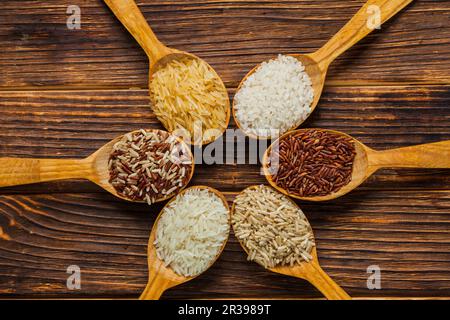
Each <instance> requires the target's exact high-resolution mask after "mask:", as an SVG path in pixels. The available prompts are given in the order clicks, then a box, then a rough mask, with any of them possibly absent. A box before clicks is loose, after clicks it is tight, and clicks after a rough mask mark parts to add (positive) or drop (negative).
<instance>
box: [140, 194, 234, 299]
mask: <svg viewBox="0 0 450 320" xmlns="http://www.w3.org/2000/svg"><path fill="white" fill-rule="evenodd" d="M191 189H202V190H205V189H206V190H209V191H210V192H212V193H214V194H216V195H217V196H218V197H219V198H220V199H222V201H223V204H224V206H225V208H227V210H228V212H229V210H230V209H229V206H228V202H227V200H226V199H225V196H224V195H223V194H222V193H221V192H219V191H218V190H216V189H213V188H210V187H207V186H193V187H190V188H187V189H185V190H184V191H183V192H181V193H180V194H179V195H178V196H180V195H182V194H184V193H185V192H187V191H188V190H191ZM178 196H177V197H178ZM177 197H175V198H173V199H172V200H170V201H169V202H168V203H167V204H166V205H165V207H167V206H169V205H170V204H171V203H172V202H173V201H175V200H176V199H177ZM165 207H164V208H165ZM164 208H163V209H162V210H161V212H160V214H159V216H158V217H157V218H156V221H155V223H154V225H153V229H152V231H151V233H150V238H149V240H148V257H147V259H148V271H149V280H148V283H147V286H146V287H145V289H144V292H143V293H142V294H141V296H140V298H139V300H158V299H159V298H160V297H161V296H162V294H163V293H164V291H166V290H167V289H170V288H173V287H175V286H178V285H180V284H183V283H185V282H188V281H191V280H192V279H195V278H196V277H198V276H199V275H197V276H195V277H184V276H180V275H178V274H176V273H175V272H174V271H173V270H172V269H171V268H170V267H166V266H165V265H164V262H162V261H161V260H160V259H159V258H158V256H157V254H156V247H155V245H154V242H155V238H156V232H157V227H158V223H159V220H160V219H161V217H162V215H163V212H164ZM230 220H231V219H230V216H229V217H228V226H230V224H231V221H230ZM227 241H228V236H227V238H226V239H225V241H224V242H223V245H222V247H221V249H220V250H219V252H218V253H217V256H216V257H215V259H214V260H212V261H211V264H210V267H211V266H212V265H213V264H214V263H215V262H216V261H217V259H218V258H219V257H220V255H221V254H222V252H223V250H224V249H225V245H226V244H227ZM205 271H206V270H205Z"/></svg>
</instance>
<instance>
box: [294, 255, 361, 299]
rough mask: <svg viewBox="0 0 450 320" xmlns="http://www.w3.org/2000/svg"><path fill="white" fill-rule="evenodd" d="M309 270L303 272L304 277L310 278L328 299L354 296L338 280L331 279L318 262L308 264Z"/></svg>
mask: <svg viewBox="0 0 450 320" xmlns="http://www.w3.org/2000/svg"><path fill="white" fill-rule="evenodd" d="M308 266H309V268H308V270H307V272H305V273H304V274H303V276H302V277H303V278H304V279H306V280H308V281H309V282H310V283H311V284H312V285H313V286H314V287H316V288H317V289H318V290H319V291H320V292H322V294H323V295H324V296H325V298H327V299H328V300H351V299H352V298H351V297H350V296H349V295H348V294H347V292H345V291H344V289H342V288H341V287H340V286H339V285H338V284H337V283H336V282H334V281H333V279H331V278H330V277H329V276H328V274H327V273H326V272H325V271H323V269H322V267H321V266H320V265H319V264H318V263H316V262H311V263H309V264H308Z"/></svg>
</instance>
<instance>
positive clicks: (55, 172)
mask: <svg viewBox="0 0 450 320" xmlns="http://www.w3.org/2000/svg"><path fill="white" fill-rule="evenodd" d="M153 131H161V130H153ZM133 132H135V131H133ZM122 138H123V135H122V136H120V137H117V138H115V139H114V140H112V141H110V142H108V143H107V144H105V145H104V146H103V147H101V148H100V149H98V150H97V151H96V152H94V153H93V154H92V155H90V156H89V157H87V158H85V159H27V158H0V188H1V187H10V186H18V185H23V184H31V183H39V182H46V181H55V180H65V179H87V180H90V181H92V182H94V183H96V184H97V185H99V186H100V187H102V188H103V189H105V190H106V191H108V192H110V193H112V194H113V195H115V196H116V197H118V198H120V199H123V200H127V201H133V200H130V199H129V198H126V197H124V196H122V195H121V194H119V193H117V191H116V189H115V188H114V187H113V186H112V185H111V184H110V183H109V179H110V174H109V169H108V161H109V157H110V154H111V152H112V149H113V146H114V145H115V144H116V143H117V142H118V141H119V140H120V139H122ZM176 139H177V140H178V141H179V142H180V143H182V144H183V146H184V147H183V150H186V151H188V152H189V157H190V158H191V160H192V161H191V162H192V170H191V174H190V176H189V179H188V180H187V183H186V185H187V184H188V183H189V181H190V180H191V178H192V176H193V174H194V167H195V161H194V156H193V155H192V152H191V149H190V147H189V146H188V145H186V144H185V143H184V142H183V141H182V140H181V139H180V138H177V137H176ZM173 196H174V195H173V194H171V195H168V196H167V197H165V198H161V199H158V200H157V201H156V202H161V201H165V200H167V199H169V198H171V197H173ZM134 202H144V201H137V200H136V201H134Z"/></svg>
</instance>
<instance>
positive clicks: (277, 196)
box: [232, 185, 315, 269]
mask: <svg viewBox="0 0 450 320" xmlns="http://www.w3.org/2000/svg"><path fill="white" fill-rule="evenodd" d="M232 224H233V229H234V233H235V235H236V237H237V238H238V239H239V241H240V242H241V243H242V244H243V245H244V247H245V248H246V249H247V252H248V260H251V261H255V262H257V263H259V264H260V265H262V266H263V267H265V268H269V269H270V268H274V267H278V266H293V265H295V264H299V263H302V262H305V261H311V259H312V256H311V250H312V249H313V248H314V246H315V243H314V235H313V232H312V229H311V226H310V224H309V222H308V220H307V219H306V217H305V215H304V214H303V212H302V211H301V210H300V208H299V207H297V206H296V205H295V204H294V203H293V202H292V201H291V200H290V199H289V198H287V197H286V196H285V195H283V194H281V193H279V192H277V191H275V190H273V189H272V188H270V187H267V186H264V185H260V186H258V187H255V188H248V189H246V190H244V191H243V192H242V193H241V194H239V195H238V196H237V197H236V199H235V200H234V212H233V216H232Z"/></svg>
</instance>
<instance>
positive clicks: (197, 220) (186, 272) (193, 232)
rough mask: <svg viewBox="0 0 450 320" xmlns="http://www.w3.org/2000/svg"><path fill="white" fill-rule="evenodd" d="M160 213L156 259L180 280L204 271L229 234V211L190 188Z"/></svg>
mask: <svg viewBox="0 0 450 320" xmlns="http://www.w3.org/2000/svg"><path fill="white" fill-rule="evenodd" d="M163 210H164V211H163V213H162V216H161V218H160V220H159V222H158V225H157V231H156V239H155V242H154V244H155V247H156V252H157V255H158V258H159V259H161V260H162V261H163V262H164V264H165V265H166V266H169V267H170V268H172V270H173V271H174V272H175V273H177V274H178V275H181V276H186V277H192V276H196V275H199V274H200V273H202V272H204V271H206V270H207V269H208V268H209V267H210V266H211V264H212V262H213V261H214V259H215V258H216V256H217V255H218V253H219V252H220V250H221V248H222V246H223V244H224V242H225V241H226V240H227V238H228V234H229V223H228V221H229V210H228V208H227V207H226V206H225V205H224V203H223V201H222V199H221V198H220V197H219V196H217V195H216V194H215V193H213V192H211V191H209V190H207V189H195V188H191V189H189V190H187V191H186V192H184V193H182V194H180V195H178V196H177V197H176V198H175V200H174V201H172V202H171V203H170V205H169V206H167V207H165V208H164V209H163Z"/></svg>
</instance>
